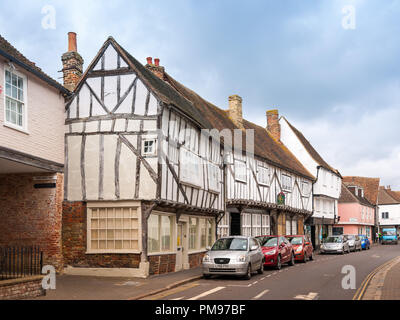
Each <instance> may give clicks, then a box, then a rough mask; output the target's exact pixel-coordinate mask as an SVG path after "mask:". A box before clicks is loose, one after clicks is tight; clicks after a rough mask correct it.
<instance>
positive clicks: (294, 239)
mask: <svg viewBox="0 0 400 320" xmlns="http://www.w3.org/2000/svg"><path fill="white" fill-rule="evenodd" d="M286 238H288V239H289V241H290V243H291V244H292V247H293V251H294V259H295V260H296V261H302V262H304V263H306V262H307V260H308V259H310V260H314V247H313V245H312V243H311V241H310V239H308V237H307V236H304V235H298V236H286Z"/></svg>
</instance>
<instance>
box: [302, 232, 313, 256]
mask: <svg viewBox="0 0 400 320" xmlns="http://www.w3.org/2000/svg"><path fill="white" fill-rule="evenodd" d="M303 241H304V246H305V250H304V251H305V252H306V253H307V257H309V256H311V253H312V246H311V242H310V241H309V239H308V237H307V236H304V237H303ZM307 243H308V244H307Z"/></svg>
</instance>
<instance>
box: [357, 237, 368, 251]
mask: <svg viewBox="0 0 400 320" xmlns="http://www.w3.org/2000/svg"><path fill="white" fill-rule="evenodd" d="M359 237H360V239H361V248H362V249H363V250H369V249H370V248H371V242H370V241H369V239H368V237H367V236H366V235H360V236H359Z"/></svg>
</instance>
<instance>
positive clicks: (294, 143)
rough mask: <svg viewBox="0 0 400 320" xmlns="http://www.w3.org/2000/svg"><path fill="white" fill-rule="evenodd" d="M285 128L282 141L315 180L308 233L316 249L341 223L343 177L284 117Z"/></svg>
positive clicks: (281, 121)
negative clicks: (339, 208) (339, 205)
mask: <svg viewBox="0 0 400 320" xmlns="http://www.w3.org/2000/svg"><path fill="white" fill-rule="evenodd" d="M279 122H280V124H281V126H282V141H283V143H285V144H286V145H287V146H288V148H289V150H290V151H291V152H293V154H294V155H295V156H296V157H297V158H298V159H299V160H300V162H301V163H302V164H303V165H304V167H306V168H307V169H308V170H309V171H310V172H311V173H312V174H313V175H314V176H315V177H316V180H315V182H314V183H313V186H312V193H313V205H312V210H313V214H312V216H311V217H309V219H308V220H307V221H306V224H307V232H308V233H309V234H310V236H311V240H312V243H313V245H314V247H316V248H318V247H319V246H320V244H321V241H322V239H323V238H324V237H327V236H329V235H332V232H333V226H334V225H335V223H337V222H338V219H339V215H338V199H339V197H340V192H341V183H342V176H341V175H340V173H339V171H338V170H336V169H334V168H333V167H332V166H330V165H329V164H328V163H327V162H326V161H325V160H324V159H323V158H322V157H321V155H320V154H319V153H318V152H317V151H316V150H315V148H314V147H313V146H312V145H311V143H310V142H309V141H308V140H307V139H306V138H305V137H304V135H303V133H301V132H300V131H299V130H298V129H297V128H296V127H294V126H293V125H292V124H291V123H290V122H289V121H288V120H287V119H286V118H285V117H281V118H280V120H279Z"/></svg>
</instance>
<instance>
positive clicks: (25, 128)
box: [3, 67, 29, 134]
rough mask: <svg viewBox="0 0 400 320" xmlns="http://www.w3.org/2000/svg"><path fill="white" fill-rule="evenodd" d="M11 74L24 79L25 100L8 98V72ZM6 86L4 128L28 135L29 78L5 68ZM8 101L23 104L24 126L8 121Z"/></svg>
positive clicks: (4, 88)
mask: <svg viewBox="0 0 400 320" xmlns="http://www.w3.org/2000/svg"><path fill="white" fill-rule="evenodd" d="M7 71H8V72H10V73H11V74H15V75H16V76H17V77H20V78H22V81H23V91H22V92H23V95H24V100H23V101H22V100H18V99H15V98H13V97H12V96H8V95H7V86H6V72H7ZM3 75H4V82H3V84H4V86H3V90H4V91H3V93H4V95H3V102H4V106H3V111H4V119H3V120H4V122H3V126H5V127H8V128H11V129H14V130H18V131H21V132H23V133H27V134H29V132H28V77H27V76H26V75H25V74H23V73H21V72H19V71H17V70H13V69H12V68H10V67H5V68H4V74H3ZM7 99H10V100H13V101H16V102H19V103H22V126H19V125H17V124H14V123H12V122H10V121H7V114H6V110H7Z"/></svg>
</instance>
